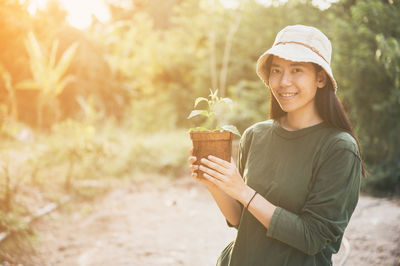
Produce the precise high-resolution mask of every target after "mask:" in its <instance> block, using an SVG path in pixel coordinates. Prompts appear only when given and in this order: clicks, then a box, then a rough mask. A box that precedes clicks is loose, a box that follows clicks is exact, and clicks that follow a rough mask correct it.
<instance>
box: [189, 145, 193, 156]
mask: <svg viewBox="0 0 400 266" xmlns="http://www.w3.org/2000/svg"><path fill="white" fill-rule="evenodd" d="M189 154H190V156H193V147H192V148H191V149H190V151H189Z"/></svg>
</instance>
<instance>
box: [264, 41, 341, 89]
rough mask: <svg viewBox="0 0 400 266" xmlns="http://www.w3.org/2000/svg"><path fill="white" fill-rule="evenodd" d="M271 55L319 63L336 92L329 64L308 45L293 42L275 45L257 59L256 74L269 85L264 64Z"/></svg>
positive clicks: (295, 60)
mask: <svg viewBox="0 0 400 266" xmlns="http://www.w3.org/2000/svg"><path fill="white" fill-rule="evenodd" d="M271 55H274V56H278V57H280V58H283V59H286V60H290V61H294V62H310V63H315V64H318V65H320V66H321V67H322V68H323V69H324V70H325V72H326V74H327V75H328V76H329V79H330V80H331V83H332V88H333V90H334V91H335V92H336V90H337V83H336V80H335V79H334V77H333V74H332V69H331V67H330V66H329V64H328V63H327V62H326V61H325V60H324V59H323V58H322V57H321V56H319V55H318V54H317V53H315V52H313V51H312V50H311V49H309V48H308V47H305V46H302V45H299V44H295V43H286V44H279V45H275V46H273V47H271V48H270V49H269V50H267V51H266V52H265V53H263V54H262V55H261V56H260V58H259V59H258V60H257V75H258V76H259V77H260V78H261V80H262V81H264V83H265V84H266V85H268V86H269V82H268V80H269V73H267V69H266V66H265V65H266V62H267V60H268V58H269V57H270V56H271Z"/></svg>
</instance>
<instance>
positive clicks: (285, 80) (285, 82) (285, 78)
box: [280, 71, 292, 87]
mask: <svg viewBox="0 0 400 266" xmlns="http://www.w3.org/2000/svg"><path fill="white" fill-rule="evenodd" d="M280 85H281V86H283V87H287V86H290V85H292V77H291V76H290V73H289V72H288V71H284V72H283V74H282V76H281V82H280Z"/></svg>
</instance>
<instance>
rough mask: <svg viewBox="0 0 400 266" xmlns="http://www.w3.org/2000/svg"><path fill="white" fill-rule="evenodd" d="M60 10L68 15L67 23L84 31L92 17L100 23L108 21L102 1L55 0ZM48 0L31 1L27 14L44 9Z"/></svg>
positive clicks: (106, 10) (107, 12)
mask: <svg viewBox="0 0 400 266" xmlns="http://www.w3.org/2000/svg"><path fill="white" fill-rule="evenodd" d="M57 1H58V2H59V3H60V4H61V8H63V9H65V10H66V11H67V13H68V15H67V21H68V23H69V24H70V25H71V26H73V27H76V28H78V29H84V28H87V27H89V26H90V25H91V23H92V15H93V16H95V17H96V18H97V19H98V20H100V21H101V22H106V21H108V20H109V19H110V12H109V10H108V7H107V5H106V4H105V1H104V0H85V1H80V0H57ZM48 2H49V0H32V1H31V3H30V5H29V9H28V10H29V12H30V13H31V14H35V13H36V10H37V9H44V8H45V7H46V4H47V3H48Z"/></svg>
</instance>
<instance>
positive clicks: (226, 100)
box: [221, 98, 232, 105]
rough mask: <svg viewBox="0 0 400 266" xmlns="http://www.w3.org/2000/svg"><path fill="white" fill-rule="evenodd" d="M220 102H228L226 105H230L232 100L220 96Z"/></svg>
mask: <svg viewBox="0 0 400 266" xmlns="http://www.w3.org/2000/svg"><path fill="white" fill-rule="evenodd" d="M221 102H224V103H226V104H228V105H231V104H232V100H231V99H229V98H222V99H221Z"/></svg>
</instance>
